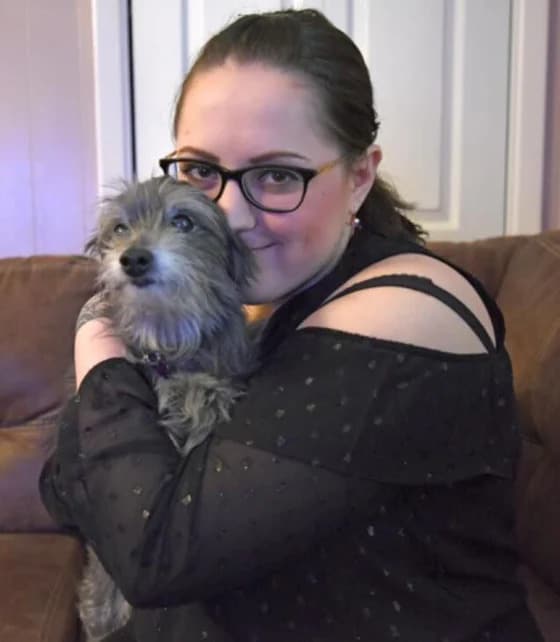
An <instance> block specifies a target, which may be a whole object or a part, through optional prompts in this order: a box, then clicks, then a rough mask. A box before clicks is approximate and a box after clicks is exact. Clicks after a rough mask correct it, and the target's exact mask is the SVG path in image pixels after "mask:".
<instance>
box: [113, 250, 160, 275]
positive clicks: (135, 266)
mask: <svg viewBox="0 0 560 642" xmlns="http://www.w3.org/2000/svg"><path fill="white" fill-rule="evenodd" d="M119 260H120V263H121V265H122V269H123V270H124V271H125V273H126V274H128V276H145V275H146V274H147V273H148V272H149V271H150V268H151V267H152V263H153V262H154V255H153V254H152V253H151V252H150V250H146V249H144V248H136V247H131V248H129V249H128V250H127V251H126V252H123V253H122V254H121V258H120V259H119Z"/></svg>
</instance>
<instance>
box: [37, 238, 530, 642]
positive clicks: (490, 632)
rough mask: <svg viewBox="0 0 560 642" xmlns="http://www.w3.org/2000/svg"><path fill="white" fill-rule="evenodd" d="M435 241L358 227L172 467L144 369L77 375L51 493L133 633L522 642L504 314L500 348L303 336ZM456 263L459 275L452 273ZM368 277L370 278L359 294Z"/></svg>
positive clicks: (269, 332)
mask: <svg viewBox="0 0 560 642" xmlns="http://www.w3.org/2000/svg"><path fill="white" fill-rule="evenodd" d="M404 252H423V253H427V250H425V249H423V248H422V247H419V246H417V245H414V244H411V243H407V242H402V241H398V242H397V241H389V240H386V239H383V238H381V237H377V236H372V235H370V234H369V233H366V232H365V231H360V232H358V233H357V234H356V235H355V236H354V238H353V239H352V241H351V243H350V245H349V247H348V249H347V251H346V253H345V254H344V256H343V258H342V260H341V261H340V263H339V264H338V265H337V267H336V268H335V269H334V270H333V271H332V272H331V273H330V274H328V275H327V276H326V277H324V278H323V279H322V280H321V281H319V282H318V283H317V284H315V285H314V286H312V287H311V288H309V289H308V290H306V291H304V292H302V293H300V294H299V295H297V296H295V297H294V298H293V299H291V300H290V301H289V302H288V303H287V304H286V305H284V306H283V307H281V308H280V309H279V310H277V312H276V313H275V314H274V315H273V317H272V318H271V320H270V322H269V323H268V325H267V329H266V332H265V336H264V340H263V360H262V366H261V368H260V370H259V371H258V372H257V373H256V374H255V375H254V377H253V378H252V380H251V382H250V386H249V392H248V394H247V396H246V397H245V398H244V399H242V400H241V401H240V402H239V403H238V404H237V405H236V407H235V409H234V413H233V418H232V420H231V421H230V422H228V423H226V424H221V425H217V426H216V427H215V431H214V433H213V435H212V436H211V437H210V438H209V439H207V440H206V442H204V443H203V444H202V445H200V446H199V447H198V448H196V449H195V450H194V451H192V452H191V453H190V454H189V455H188V456H187V457H186V458H184V459H182V458H181V457H180V456H179V455H178V453H177V452H176V451H175V449H174V447H173V446H172V444H171V442H170V441H169V439H168V438H167V437H166V435H165V434H164V432H163V431H162V429H161V427H160V426H159V425H158V415H157V403H156V398H155V395H154V392H153V390H152V388H151V386H150V384H149V381H148V378H147V377H146V376H145V373H144V372H143V370H142V369H141V368H139V367H135V366H132V365H131V364H129V363H128V362H126V361H125V360H123V359H111V360H108V361H105V362H103V363H100V364H98V365H97V366H96V367H95V368H94V369H93V370H92V371H90V372H89V373H88V375H87V376H86V378H85V379H84V381H83V382H82V385H81V387H80V390H79V394H78V395H76V397H75V399H74V400H73V401H71V402H70V403H69V404H68V405H67V407H66V408H65V411H64V413H63V417H62V420H61V425H60V437H59V442H58V446H57V450H56V452H55V454H54V455H53V456H52V457H51V459H50V460H49V461H48V462H47V463H46V465H45V467H44V470H43V473H42V477H41V492H42V496H43V500H44V502H45V504H46V506H47V508H48V509H49V511H50V512H51V514H52V515H53V516H54V517H55V518H56V519H57V520H58V521H59V522H60V523H61V524H63V525H65V526H67V527H68V528H70V529H74V530H77V531H79V532H80V533H81V535H82V536H83V537H84V538H85V539H86V540H87V541H88V542H90V543H91V544H92V546H93V547H94V549H95V550H96V552H97V554H98V556H99V558H100V559H101V560H102V561H103V563H104V565H105V566H106V568H107V569H108V571H109V572H110V574H111V575H112V576H113V577H114V579H115V581H116V582H117V584H118V586H119V587H120V588H121V590H122V591H123V593H124V595H125V597H126V598H127V599H128V601H129V602H130V603H131V604H133V606H134V607H135V609H134V616H133V618H132V621H131V622H130V624H129V626H128V627H127V631H126V634H127V635H129V636H130V637H131V638H132V639H136V640H138V642H154V641H156V640H158V641H159V640H161V641H165V642H191V641H193V642H194V641H198V640H208V641H210V642H350V641H356V640H361V641H363V642H385V641H389V640H391V641H392V640H399V641H400V642H436V641H437V642H444V641H447V642H467V641H469V642H479V641H480V642H481V641H485V640H492V641H494V642H497V641H500V640H503V641H504V642H506V641H507V642H532V641H536V640H541V639H542V638H541V636H540V635H539V633H538V632H537V629H536V627H535V624H534V621H533V619H532V617H531V615H530V614H529V612H528V610H527V608H526V605H525V595H524V592H523V590H522V588H521V586H520V585H519V584H518V583H517V581H516V579H515V573H516V565H517V555H516V551H515V546H514V540H513V496H512V495H513V474H514V468H515V462H516V458H517V452H518V446H519V434H518V429H517V425H516V423H515V416H514V398H513V392H512V375H511V368H510V362H509V358H508V355H507V353H506V351H505V349H504V327H503V321H502V316H501V314H500V312H499V310H498V309H497V307H496V305H495V304H494V302H493V301H491V300H490V299H489V297H488V296H487V294H486V293H485V292H484V290H483V288H482V287H481V285H480V284H479V283H478V282H477V281H476V280H475V279H474V278H473V277H471V276H470V275H466V276H467V278H468V279H469V281H470V282H471V283H472V284H473V286H474V287H475V288H476V289H477V291H478V292H479V293H480V295H481V297H482V298H483V300H484V302H485V303H486V305H487V307H488V310H489V313H490V315H491V318H492V321H493V324H494V329H495V334H496V340H497V345H496V347H495V348H494V347H493V346H492V343H491V342H490V339H489V338H488V337H487V335H486V333H485V331H484V329H483V328H482V326H481V325H480V323H478V321H477V320H476V318H475V317H474V316H473V315H472V314H471V313H470V312H469V311H468V310H467V309H466V308H464V306H462V304H461V303H460V302H459V301H457V300H456V299H454V298H453V297H451V295H449V294H448V293H445V292H443V291H441V290H440V289H439V288H437V287H436V286H434V285H433V284H432V283H431V281H429V280H427V279H425V278H421V277H414V276H404V277H402V276H398V277H393V276H392V277H383V279H382V280H381V281H378V280H376V282H370V283H368V284H367V286H369V287H376V286H378V285H383V284H387V283H391V285H399V286H400V287H411V288H414V289H419V290H421V291H424V292H426V293H428V294H429V295H431V296H436V297H438V298H439V299H440V300H442V301H443V302H444V303H446V304H447V305H449V306H450V307H452V308H453V309H454V310H455V311H456V313H457V314H459V315H460V316H461V317H462V318H463V319H464V320H465V322H466V323H468V324H469V325H471V327H472V328H473V331H474V332H476V333H477V334H478V336H479V337H480V338H481V341H483V343H484V344H485V345H486V346H487V349H488V352H487V353H481V354H476V355H457V354H449V353H445V352H440V351H436V350H431V349H426V348H420V347H414V346H411V345H407V344H403V343H398V342H393V341H382V340H378V339H372V338H368V337H364V336H361V335H355V334H349V333H345V332H340V331H335V330H329V329H324V328H311V327H307V328H305V329H299V330H298V329H297V327H298V325H299V324H300V323H301V321H303V319H305V318H306V317H307V316H308V315H309V314H310V313H311V312H313V311H314V310H315V309H317V308H318V307H319V306H320V305H321V304H322V303H323V302H324V301H325V300H326V299H327V298H328V297H329V296H330V295H331V294H332V293H333V292H334V290H336V289H337V288H338V287H339V286H341V285H342V284H343V283H344V282H345V281H346V280H347V279H348V278H350V277H351V276H352V275H353V274H356V273H357V272H359V271H360V270H361V269H363V268H364V267H366V266H367V265H370V264H372V263H374V262H376V261H378V260H380V259H382V258H385V257H388V256H392V255H395V254H400V253H404ZM463 274H464V273H463ZM361 287H364V286H361Z"/></svg>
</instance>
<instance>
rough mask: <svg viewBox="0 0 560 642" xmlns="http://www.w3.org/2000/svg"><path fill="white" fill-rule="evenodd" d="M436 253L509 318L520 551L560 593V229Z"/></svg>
mask: <svg viewBox="0 0 560 642" xmlns="http://www.w3.org/2000/svg"><path fill="white" fill-rule="evenodd" d="M433 248H434V250H436V251H437V252H438V253H439V254H440V255H441V256H444V257H445V258H448V259H449V260H451V261H453V262H455V263H456V264H457V265H460V266H461V267H464V268H465V269H467V270H469V271H470V272H472V273H473V274H474V275H475V276H477V277H478V278H479V279H480V280H481V281H482V282H483V283H484V285H485V286H486V288H487V289H488V291H489V293H490V294H491V295H492V296H493V297H494V298H495V299H496V301H497V302H498V305H499V306H500V308H501V310H502V312H503V314H504V317H505V322H506V344H507V348H508V351H509V354H510V356H511V359H512V364H513V373H514V382H515V389H516V395H517V399H518V407H519V418H520V423H521V429H522V431H523V433H524V435H525V439H524V443H523V450H522V457H521V462H520V467H519V471H518V480H517V530H518V541H519V547H520V549H521V551H522V554H523V556H524V558H525V559H526V560H527V561H528V563H529V564H530V565H531V566H532V567H533V568H534V569H535V570H536V571H537V572H538V575H539V576H540V577H541V578H542V579H544V580H546V582H547V583H548V584H550V585H551V586H552V587H554V589H555V590H556V591H557V592H558V593H560V230H556V231H553V232H547V233H544V234H540V235H537V236H527V237H506V238H499V239H490V240H484V241H478V242H474V243H439V244H434V246H433Z"/></svg>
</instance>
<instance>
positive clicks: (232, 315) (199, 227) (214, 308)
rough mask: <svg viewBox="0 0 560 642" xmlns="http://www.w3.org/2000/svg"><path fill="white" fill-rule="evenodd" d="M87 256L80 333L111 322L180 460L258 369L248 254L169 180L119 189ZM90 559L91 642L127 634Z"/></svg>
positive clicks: (204, 202)
mask: <svg viewBox="0 0 560 642" xmlns="http://www.w3.org/2000/svg"><path fill="white" fill-rule="evenodd" d="M86 251H87V252H89V253H90V254H92V255H94V256H97V257H98V258H99V261H100V270H99V277H98V280H99V285H100V287H101V289H100V292H99V294H98V295H97V296H96V297H94V299H92V300H91V301H90V302H89V303H88V304H87V305H86V306H85V309H84V310H83V311H82V314H81V315H80V319H79V320H78V326H80V325H81V324H83V323H84V322H85V321H86V320H88V318H93V317H99V316H107V317H109V318H110V319H111V321H112V326H113V328H114V332H115V334H116V335H117V336H118V337H119V338H120V339H121V340H123V341H124V343H125V345H126V347H127V352H128V358H129V359H130V360H132V361H135V362H142V363H144V364H147V365H148V366H149V370H150V371H151V373H152V374H153V379H154V385H155V390H156V392H157V396H158V401H159V410H160V415H161V417H162V420H161V423H162V425H163V426H164V428H165V430H166V431H167V433H168V435H169V437H170V438H171V440H172V441H173V443H174V444H175V446H176V448H177V449H178V450H179V451H180V452H181V453H182V454H183V455H186V454H187V453H188V452H189V451H190V450H191V449H192V448H194V447H195V446H196V445H198V444H199V443H200V442H201V441H202V440H203V439H204V438H205V437H206V436H207V435H208V434H209V432H210V430H211V428H212V426H213V425H214V424H215V423H216V422H217V421H223V420H228V419H229V411H230V408H231V405H232V403H233V402H234V401H235V399H236V398H237V397H238V396H239V395H240V394H242V382H243V379H244V378H245V377H246V376H247V375H248V374H249V372H250V371H251V370H252V369H253V368H254V365H255V360H254V354H255V349H254V346H255V343H256V339H255V336H254V335H253V334H252V333H250V332H249V329H248V326H247V323H246V319H245V316H244V313H243V307H242V301H241V291H242V288H243V287H244V286H246V285H247V284H248V283H249V281H250V280H251V278H252V277H253V275H254V269H255V268H254V264H253V261H252V257H251V254H250V251H249V250H248V248H246V246H245V245H244V244H243V243H242V242H241V241H240V240H239V239H238V238H237V236H236V235H235V234H234V233H233V232H232V231H231V230H230V228H229V226H228V224H227V221H226V219H225V216H224V214H223V213H222V212H221V211H220V209H219V208H218V207H217V206H216V205H215V204H214V203H213V202H212V201H210V200H209V199H207V198H206V197H205V196H204V195H203V194H202V193H200V192H198V191H197V190H195V189H194V188H192V187H190V186H188V185H186V184H184V183H179V182H177V181H174V180H173V179H171V178H154V179H151V180H149V181H146V182H144V183H133V184H129V185H125V186H124V189H123V190H122V191H121V192H120V193H118V194H117V195H116V196H114V197H112V198H109V199H107V200H106V201H104V203H103V205H102V207H101V211H100V217H99V223H98V229H97V233H96V235H95V237H94V238H93V239H92V240H91V241H90V242H89V243H88V245H87V247H86ZM88 557H89V561H88V564H87V566H86V570H85V574H84V578H83V580H82V582H81V585H80V588H79V612H80V617H81V619H82V622H83V624H84V628H85V631H86V634H87V639H88V641H90V642H94V641H98V640H102V639H103V638H105V637H106V636H107V635H109V634H110V633H111V632H113V631H115V630H118V629H119V628H121V627H122V626H124V625H125V623H126V622H127V620H128V619H129V617H130V610H131V607H130V605H129V604H128V603H127V602H126V600H125V599H124V597H123V596H122V594H121V593H120V591H119V590H118V589H117V587H116V586H115V584H114V583H113V581H112V579H111V578H110V577H109V575H108V574H107V573H106V571H105V569H104V568H103V566H102V565H101V563H100V561H99V560H98V558H97V556H96V555H95V553H94V552H93V550H92V549H91V547H89V548H88Z"/></svg>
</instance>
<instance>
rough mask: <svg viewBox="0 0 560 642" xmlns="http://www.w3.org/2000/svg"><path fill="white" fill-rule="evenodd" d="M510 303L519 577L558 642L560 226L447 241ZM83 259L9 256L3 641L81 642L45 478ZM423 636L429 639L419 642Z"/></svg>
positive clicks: (1, 456) (5, 269)
mask: <svg viewBox="0 0 560 642" xmlns="http://www.w3.org/2000/svg"><path fill="white" fill-rule="evenodd" d="M433 247H434V249H436V251H438V252H439V253H440V254H442V255H443V256H445V257H447V258H450V259H451V260H453V261H455V262H456V263H457V264H459V265H461V266H463V267H465V268H467V269H468V270H470V271H471V272H473V273H474V274H475V275H477V276H478V277H479V278H480V279H481V280H482V281H483V282H484V284H485V285H486V287H487V288H488V290H489V291H490V293H491V294H492V295H493V296H494V297H495V298H496V299H497V301H498V303H499V305H500V306H501V308H502V310H503V312H504V314H505V318H506V324H507V332H508V334H507V337H508V338H507V342H508V346H509V350H510V354H511V357H512V360H513V366H514V371H515V378H516V388H517V393H518V398H519V405H520V413H521V421H522V426H523V429H524V430H525V432H526V433H527V440H526V442H525V444H524V448H523V457H522V461H521V466H520V470H519V481H518V499H517V501H518V530H519V542H520V549H521V551H522V554H523V557H524V560H525V563H524V564H523V565H522V566H520V575H521V577H522V578H523V580H524V581H525V583H526V585H527V587H528V590H529V598H528V599H529V602H530V604H531V606H532V608H533V610H534V612H535V614H536V617H537V620H538V622H539V623H540V626H541V628H542V630H543V631H544V633H545V636H546V640H547V642H560V231H557V232H549V233H546V234H542V235H538V236H533V237H509V238H500V239H489V240H484V241H478V242H474V243H461V244H453V243H440V244H434V245H433ZM93 282H94V266H93V265H92V263H91V262H90V261H89V260H87V259H84V258H81V257H68V256H61V257H31V258H25V259H3V260H0V330H1V331H0V641H2V642H39V641H41V642H66V641H72V642H77V640H79V638H80V633H79V627H78V624H77V621H76V613H75V607H74V600H75V598H74V591H75V587H76V581H77V578H78V576H79V574H80V568H81V564H82V559H83V558H82V553H83V551H82V549H81V546H80V545H79V543H78V542H77V541H76V540H75V539H73V538H71V537H69V536H68V535H63V534H61V533H59V532H57V531H56V527H55V525H54V524H53V523H52V522H51V520H50V518H49V516H48V515H47V514H46V512H45V510H44V509H43V507H42V505H41V502H40V500H39V496H38V492H37V478H38V474H39V471H40V468H41V464H42V462H43V460H44V458H45V455H46V452H47V449H48V447H49V445H48V436H49V434H51V433H52V430H53V422H54V418H55V416H56V412H57V410H58V409H59V407H60V404H61V402H62V399H63V397H64V394H65V391H64V379H65V374H66V373H67V371H68V369H69V368H70V366H71V361H72V342H73V341H72V340H73V327H74V322H75V319H76V316H77V313H78V310H79V308H80V306H81V304H82V303H83V302H84V301H85V300H86V299H87V298H88V297H89V296H90V295H91V293H92V292H93V288H94V285H93ZM419 642H421V641H419Z"/></svg>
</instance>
